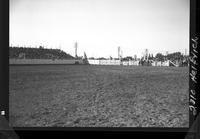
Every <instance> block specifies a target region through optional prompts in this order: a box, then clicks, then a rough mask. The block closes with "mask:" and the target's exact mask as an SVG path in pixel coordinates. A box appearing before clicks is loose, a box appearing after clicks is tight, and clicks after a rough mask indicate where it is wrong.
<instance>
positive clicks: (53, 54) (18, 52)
mask: <svg viewBox="0 0 200 139" xmlns="http://www.w3.org/2000/svg"><path fill="white" fill-rule="evenodd" d="M9 58H15V59H22V58H25V59H75V58H74V57H73V56H71V55H70V54H67V53H66V52H64V51H62V50H60V49H47V48H43V47H41V46H40V48H25V47H9Z"/></svg>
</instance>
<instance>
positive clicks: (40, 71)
mask: <svg viewBox="0 0 200 139" xmlns="http://www.w3.org/2000/svg"><path fill="white" fill-rule="evenodd" d="M9 68H10V70H9V96H10V97H9V99H10V100H9V105H10V111H9V112H10V124H11V126H14V127H188V126H189V111H188V94H189V92H188V90H189V83H188V82H189V75H188V72H189V69H188V67H145V66H91V65H37V66H36V65H35V66H10V67H9Z"/></svg>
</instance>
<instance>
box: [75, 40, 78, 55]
mask: <svg viewBox="0 0 200 139" xmlns="http://www.w3.org/2000/svg"><path fill="white" fill-rule="evenodd" d="M77 47H78V43H77V42H75V46H74V48H75V58H77V57H78V56H77Z"/></svg>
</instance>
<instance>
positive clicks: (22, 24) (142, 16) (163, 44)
mask: <svg viewBox="0 0 200 139" xmlns="http://www.w3.org/2000/svg"><path fill="white" fill-rule="evenodd" d="M76 41H77V42H78V55H79V56H82V55H83V52H84V51H85V52H86V54H87V56H88V57H109V56H112V57H117V47H118V46H120V47H121V49H122V50H123V56H134V54H137V56H138V57H140V56H141V54H142V52H144V49H148V50H149V52H150V53H154V54H155V53H157V52H162V53H165V52H166V51H168V52H169V53H170V52H175V51H180V52H182V53H184V52H185V49H187V52H188V51H189V0H10V45H11V44H12V45H20V46H24V45H26V46H27V47H29V46H31V47H35V46H39V45H43V46H45V47H47V48H59V47H61V49H62V50H64V51H65V52H67V53H70V54H71V55H73V56H74V43H75V42H76Z"/></svg>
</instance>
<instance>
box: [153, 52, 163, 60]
mask: <svg viewBox="0 0 200 139" xmlns="http://www.w3.org/2000/svg"><path fill="white" fill-rule="evenodd" d="M155 59H156V60H158V61H164V55H163V54H162V53H157V54H156V56H155Z"/></svg>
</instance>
